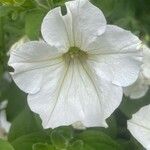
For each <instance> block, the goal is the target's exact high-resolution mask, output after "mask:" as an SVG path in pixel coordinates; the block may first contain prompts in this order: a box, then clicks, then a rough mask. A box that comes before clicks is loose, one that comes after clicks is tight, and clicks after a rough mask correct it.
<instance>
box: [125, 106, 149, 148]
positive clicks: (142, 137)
mask: <svg viewBox="0 0 150 150" xmlns="http://www.w3.org/2000/svg"><path fill="white" fill-rule="evenodd" d="M149 114H150V105H147V106H144V107H143V108H141V109H140V110H139V111H138V112H137V113H135V114H134V115H133V116H132V119H130V120H128V129H129V131H130V132H131V133H132V135H133V136H134V137H135V138H136V139H137V140H138V141H139V142H140V143H141V144H142V145H143V146H144V147H145V148H146V149H147V150H150V117H149Z"/></svg>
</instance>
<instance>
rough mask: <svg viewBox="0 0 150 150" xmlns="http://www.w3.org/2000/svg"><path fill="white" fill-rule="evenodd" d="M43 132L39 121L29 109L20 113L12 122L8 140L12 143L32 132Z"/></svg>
mask: <svg viewBox="0 0 150 150" xmlns="http://www.w3.org/2000/svg"><path fill="white" fill-rule="evenodd" d="M41 130H43V128H42V125H41V121H40V120H39V118H37V117H36V116H35V115H34V114H33V113H32V112H31V111H30V110H29V108H26V109H25V110H24V111H22V112H21V113H20V114H19V115H18V116H17V117H16V118H15V120H14V121H13V122H12V125H11V128H10V132H9V136H8V139H9V141H14V140H15V139H17V138H19V137H21V136H23V135H27V134H30V133H33V132H37V131H41Z"/></svg>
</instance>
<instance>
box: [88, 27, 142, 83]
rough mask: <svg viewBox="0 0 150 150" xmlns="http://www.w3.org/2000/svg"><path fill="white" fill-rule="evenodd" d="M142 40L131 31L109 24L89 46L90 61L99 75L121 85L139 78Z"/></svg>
mask: <svg viewBox="0 0 150 150" xmlns="http://www.w3.org/2000/svg"><path fill="white" fill-rule="evenodd" d="M140 44H141V41H140V40H139V39H138V38H137V37H136V36H134V35H133V34H131V33H130V32H129V31H126V30H123V29H121V28H119V27H117V26H112V25H108V26H107V28H106V32H105V33H104V34H103V35H101V36H100V37H99V38H97V40H96V41H95V42H93V43H91V44H90V45H89V46H88V47H87V52H88V53H89V60H88V63H89V64H90V65H91V66H92V67H93V68H94V69H95V72H96V74H97V75H98V76H101V77H103V78H105V79H106V80H108V81H112V83H114V84H116V85H119V86H128V85H130V84H132V83H133V82H135V81H136V80H137V78H138V75H139V71H140V65H141V61H142V54H141V53H142V51H141V49H140V48H139V47H140Z"/></svg>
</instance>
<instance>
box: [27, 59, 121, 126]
mask: <svg viewBox="0 0 150 150" xmlns="http://www.w3.org/2000/svg"><path fill="white" fill-rule="evenodd" d="M85 67H86V66H84V65H83V64H81V63H80V62H79V60H76V59H74V60H72V61H70V63H69V64H68V65H67V66H66V69H64V70H63V71H62V73H58V74H55V72H53V71H50V72H47V75H45V82H44V85H43V87H42V88H41V90H40V91H39V92H38V93H36V94H29V95H28V104H29V106H30V108H31V110H32V111H34V112H36V113H38V114H39V115H40V117H41V118H42V123H43V126H44V128H49V127H51V128H55V127H58V126H61V125H71V124H73V123H75V122H78V121H81V122H82V123H83V125H84V126H86V127H92V126H107V125H106V122H105V119H106V118H108V117H109V116H110V114H111V113H112V112H113V111H114V110H115V109H116V108H117V107H118V105H119V104H120V102H121V99H122V88H120V87H118V86H115V85H113V84H111V83H108V82H107V81H106V82H105V81H103V80H100V79H99V80H97V81H95V80H94V77H93V76H92V75H91V74H90V73H87V70H86V69H85ZM53 74H55V76H57V78H55V77H54V75H53Z"/></svg>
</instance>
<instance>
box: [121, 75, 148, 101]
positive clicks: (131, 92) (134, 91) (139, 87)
mask: <svg viewBox="0 0 150 150" xmlns="http://www.w3.org/2000/svg"><path fill="white" fill-rule="evenodd" d="M148 89H149V85H148V83H147V80H146V79H145V78H144V77H143V75H142V74H140V76H139V78H138V79H137V80H136V82H135V83H133V84H132V85H130V86H128V87H125V88H124V94H125V95H126V96H129V97H130V98H131V99H139V98H141V97H143V96H144V95H145V94H146V93H147V91H148Z"/></svg>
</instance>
